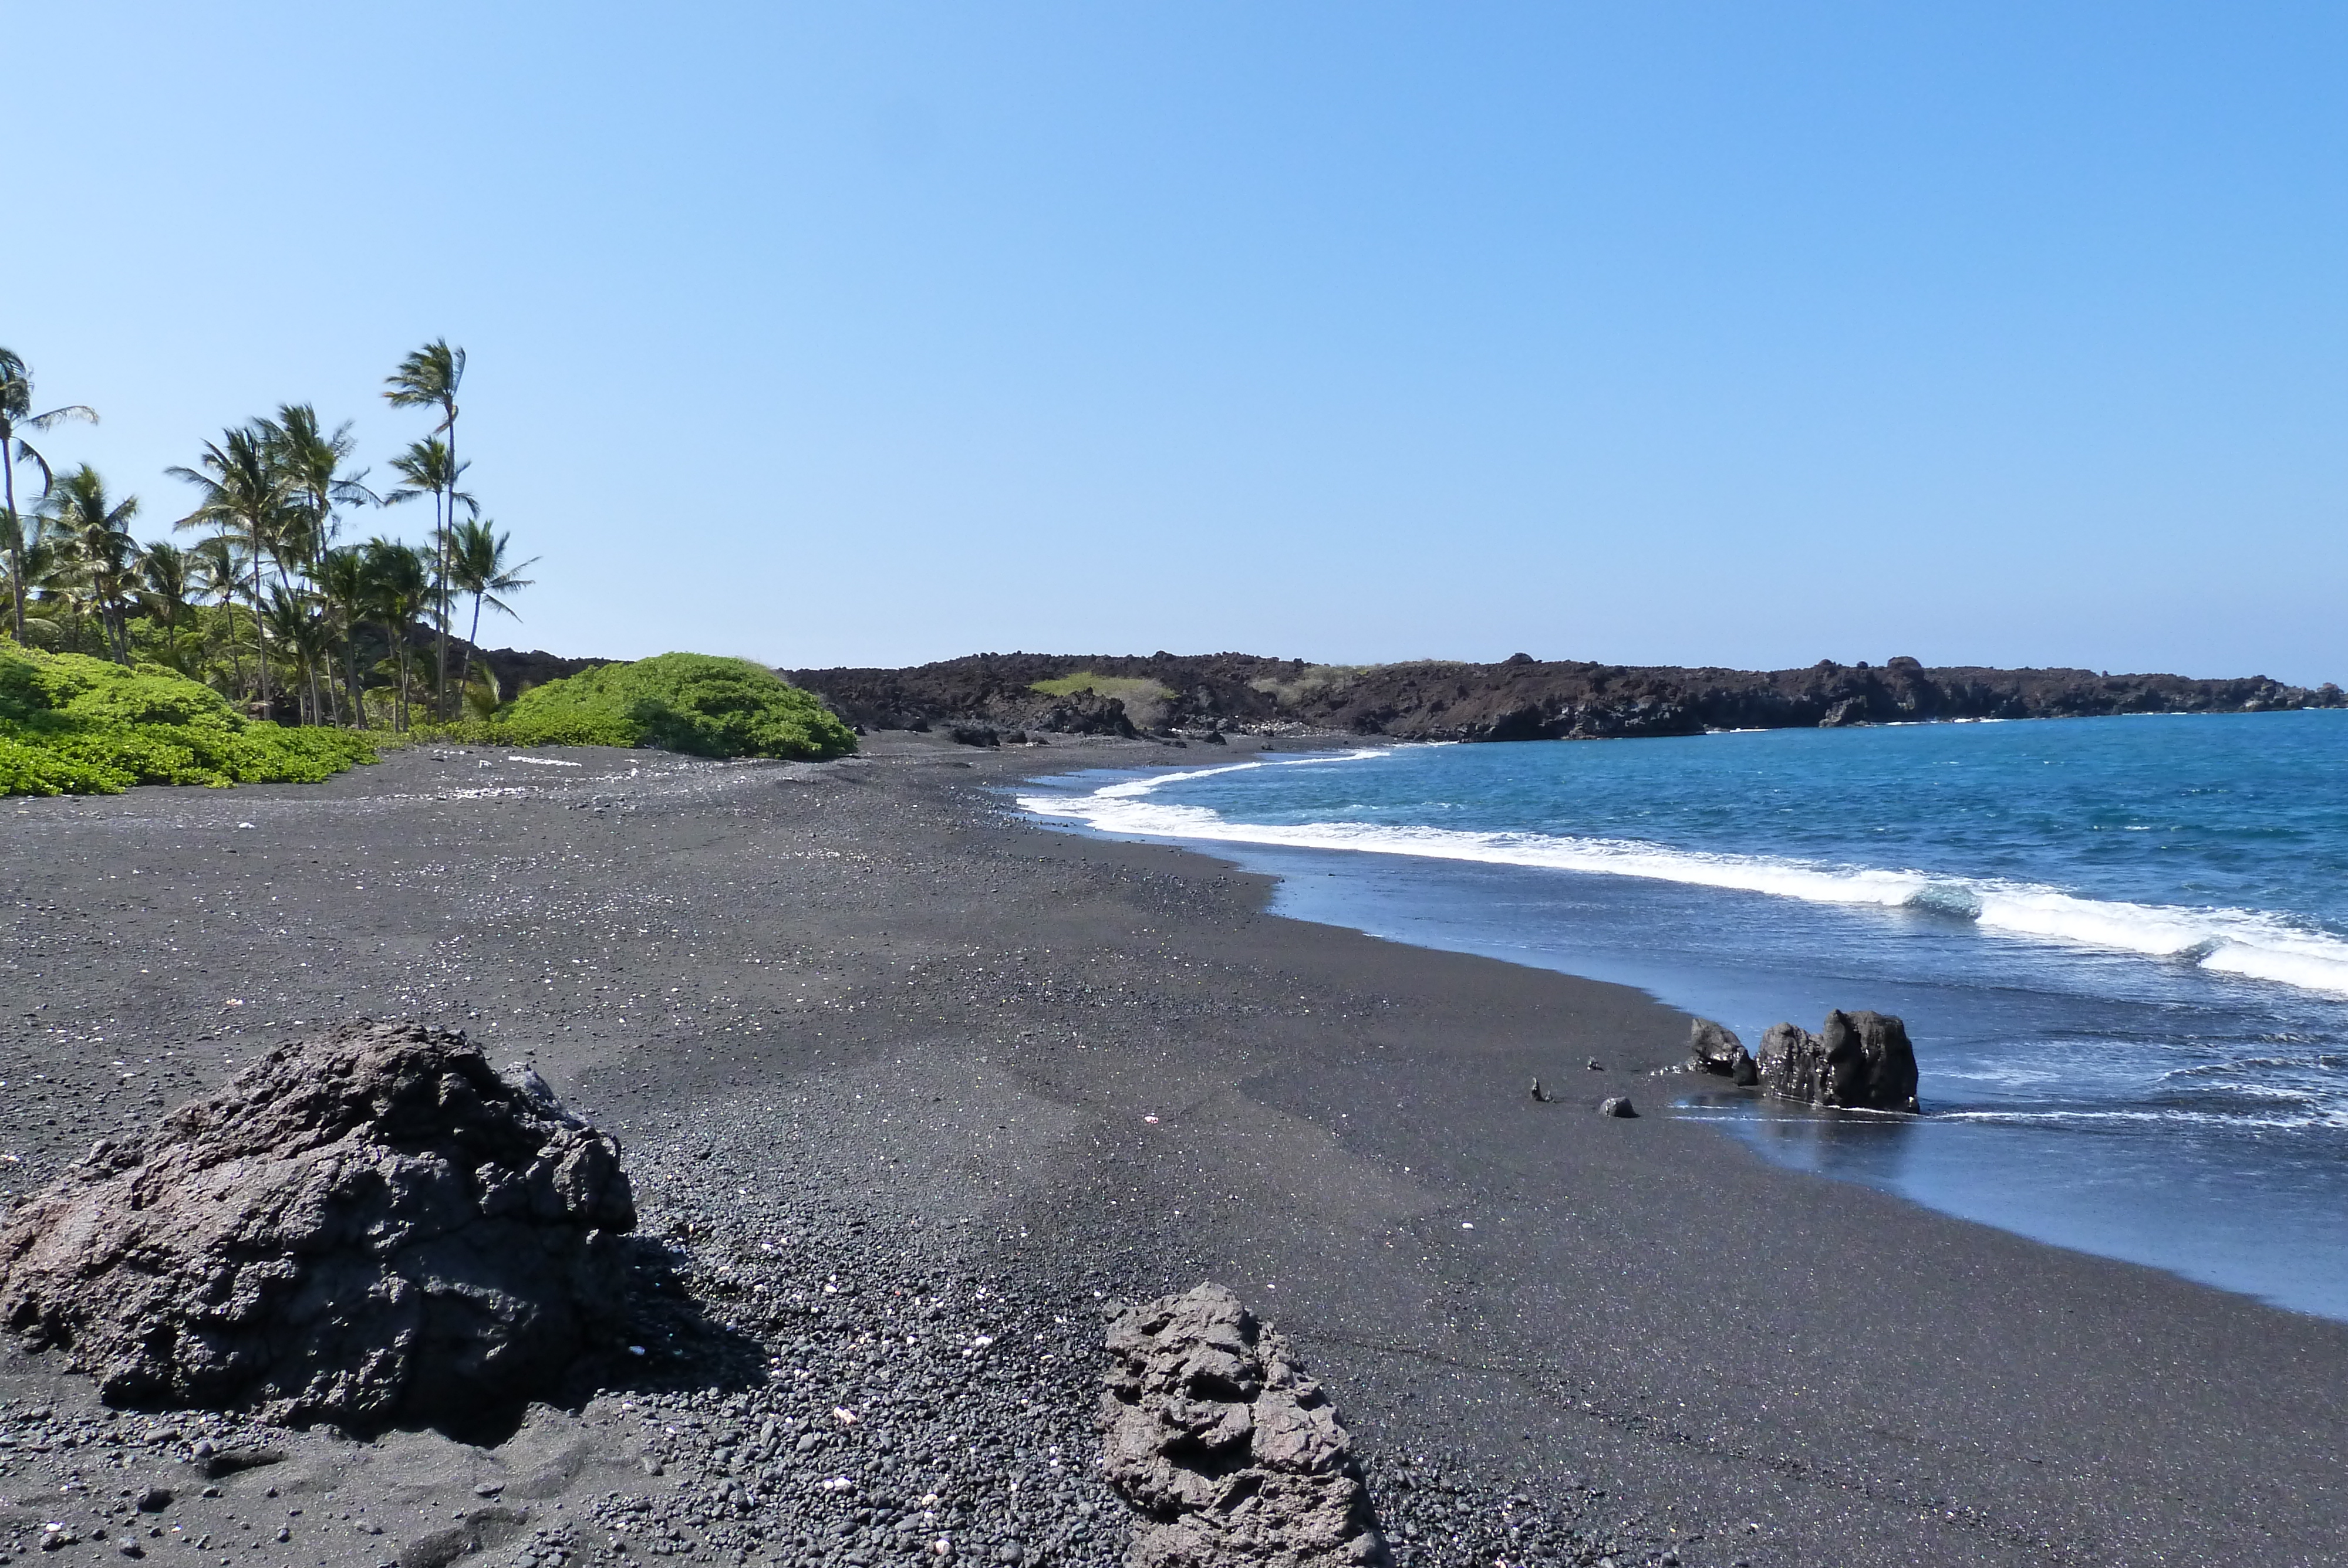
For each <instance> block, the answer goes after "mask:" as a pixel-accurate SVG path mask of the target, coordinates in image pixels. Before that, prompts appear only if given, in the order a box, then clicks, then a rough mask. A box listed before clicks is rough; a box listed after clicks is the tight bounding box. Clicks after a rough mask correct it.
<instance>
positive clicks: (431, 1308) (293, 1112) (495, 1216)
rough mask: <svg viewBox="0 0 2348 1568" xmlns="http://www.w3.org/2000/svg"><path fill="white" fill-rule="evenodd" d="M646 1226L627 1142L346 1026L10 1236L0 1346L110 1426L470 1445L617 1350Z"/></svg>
mask: <svg viewBox="0 0 2348 1568" xmlns="http://www.w3.org/2000/svg"><path fill="white" fill-rule="evenodd" d="M635 1218H636V1214H635V1202H634V1195H633V1191H632V1190H631V1188H630V1186H629V1183H628V1178H627V1176H626V1174H625V1173H623V1171H622V1170H621V1168H620V1150H619V1146H618V1144H617V1143H614V1142H613V1140H612V1139H611V1137H610V1136H608V1135H607V1134H605V1133H604V1132H600V1131H598V1130H597V1129H596V1128H594V1127H592V1126H591V1125H589V1124H588V1123H587V1122H583V1121H582V1120H581V1119H580V1118H578V1117H577V1116H574V1115H572V1113H571V1112H568V1111H566V1110H564V1109H563V1107H562V1105H561V1103H560V1102H558V1101H557V1100H556V1099H555V1098H554V1095H553V1093H552V1091H551V1090H549V1089H548V1088H547V1086H546V1083H545V1081H544V1080H542V1079H541V1078H540V1077H539V1076H538V1074H537V1073H536V1072H534V1071H530V1070H528V1069H526V1068H516V1069H512V1070H510V1071H509V1072H508V1073H507V1074H504V1075H501V1074H499V1072H498V1071H496V1070H495V1069H493V1068H491V1067H490V1066H489V1063H488V1061H485V1060H484V1059H483V1058H482V1055H481V1053H480V1051H479V1050H478V1049H477V1048H475V1047H474V1046H473V1045H471V1044H469V1043H468V1041H467V1040H466V1039H465V1037H464V1036H463V1035H462V1034H449V1033H444V1032H442V1031H440V1030H433V1029H427V1028H426V1027H424V1026H422V1025H420V1024H366V1023H361V1024H356V1025H350V1026H345V1027H344V1028H341V1029H338V1030H333V1031H331V1032H329V1033H328V1034H326V1035H325V1036H324V1038H322V1039H318V1040H311V1041H309V1042H306V1043H304V1044H300V1045H288V1046H283V1047H280V1048H279V1049H277V1050H273V1051H271V1052H270V1053H269V1054H268V1055H266V1056H264V1057H263V1058H262V1059H261V1060H260V1061H256V1062H254V1063H253V1064H252V1066H251V1067H249V1068H247V1069H246V1070H245V1071H243V1072H242V1073H240V1074H239V1075H238V1076H237V1078H236V1079H235V1080H234V1081H232V1082H231V1083H230V1084H229V1085H228V1086H227V1087H226V1088H224V1089H222V1090H221V1091H219V1092H217V1093H215V1094H213V1095H211V1097H210V1098H207V1099H203V1100H199V1101H195V1102H191V1103H190V1104H187V1105H183V1106H181V1107H180V1108H179V1109H178V1110H177V1111H174V1112H171V1113H170V1115H169V1116H167V1117H165V1118H164V1119H163V1121H162V1122H160V1124H159V1125H157V1126H156V1127H155V1128H154V1129H153V1130H152V1131H150V1132H146V1133H143V1134H141V1135H139V1136H136V1137H129V1138H124V1139H119V1140H114V1141H109V1142H105V1143H98V1145H97V1146H96V1147H94V1148H93V1149H92V1150H91V1151H90V1153H89V1154H88V1157H87V1158H86V1159H84V1160H83V1161H82V1162H81V1163H80V1164H78V1165H77V1166H75V1167H74V1168H73V1169H72V1170H71V1171H69V1172H67V1174H66V1175H65V1176H64V1177H63V1178H62V1179H60V1180H59V1181H58V1182H57V1184H55V1185H54V1186H52V1187H50V1188H49V1189H48V1190H47V1191H46V1192H45V1193H42V1194H40V1195H38V1196H37V1197H35V1198H34V1199H32V1200H31V1201H30V1202H28V1203H26V1204H23V1205H21V1206H20V1207H18V1208H17V1209H16V1210H15V1213H13V1214H10V1215H9V1216H8V1217H7V1220H6V1222H5V1225H0V1327H6V1328H7V1329H9V1330H11V1331H13V1332H14V1333H15V1334H16V1335H18V1336H20V1337H22V1338H23V1339H24V1340H25V1341H26V1344H27V1345H28V1346H30V1347H31V1348H35V1349H54V1350H56V1351H58V1352H60V1353H62V1354H63V1355H64V1356H66V1357H67V1365H68V1366H69V1367H72V1368H76V1369H78V1370H82V1371H86V1372H88V1373H89V1374H91V1375H92V1376H93V1377H95V1378H97V1379H98V1384H99V1388H100V1391H101V1392H102V1394H103V1396H104V1397H105V1399H107V1400H108V1402H109V1403H112V1404H117V1405H128V1406H132V1407H142V1408H148V1409H156V1408H179V1407H201V1408H211V1409H258V1410H260V1411H262V1412H263V1413H264V1414H266V1415H267V1416H269V1417H270V1418H271V1419H279V1420H289V1421H302V1422H306V1421H310V1420H332V1421H335V1422H337V1423H339V1424H342V1425H345V1426H351V1427H355V1428H359V1429H362V1430H364V1429H367V1428H371V1427H379V1426H383V1425H386V1424H417V1425H436V1426H443V1427H446V1428H448V1429H450V1430H458V1429H463V1428H468V1427H471V1426H476V1425H479V1424H480V1423H481V1422H483V1421H485V1420H488V1421H493V1420H495V1419H497V1418H498V1415H499V1413H500V1412H503V1411H506V1410H510V1409H519V1408H520V1404H521V1403H522V1402H523V1401H526V1400H528V1399H531V1398H533V1397H541V1396H544V1395H547V1394H549V1393H551V1392H552V1391H553V1390H554V1389H555V1388H556V1386H557V1385H558V1384H559V1383H560V1382H561V1378H562V1376H563V1374H564V1373H565V1372H566V1371H567V1370H568V1368H570V1366H571V1364H572V1361H573V1360H575V1359H576V1358H578V1357H579V1355H580V1354H582V1352H583V1351H585V1350H587V1349H588V1348H590V1346H591V1344H592V1343H594V1342H596V1341H597V1340H598V1339H599V1338H600V1337H602V1336H604V1335H605V1334H606V1333H607V1332H609V1331H613V1330H614V1329H616V1327H617V1324H616V1323H615V1322H614V1321H613V1319H612V1314H613V1313H614V1312H616V1311H617V1310H618V1307H619V1304H620V1302H621V1300H622V1298H623V1292H624V1290H625V1287H626V1283H627V1265H626V1262H625V1260H624V1259H623V1258H622V1257H621V1256H620V1255H618V1247H619V1245H620V1243H619V1241H618V1235H619V1233H621V1232H624V1231H626V1230H629V1229H631V1228H632V1227H633V1225H634V1224H635Z"/></svg>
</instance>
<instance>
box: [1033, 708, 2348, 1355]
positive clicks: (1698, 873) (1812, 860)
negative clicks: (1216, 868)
mask: <svg viewBox="0 0 2348 1568" xmlns="http://www.w3.org/2000/svg"><path fill="white" fill-rule="evenodd" d="M1192 755H1193V756H1197V755H1199V753H1198V752H1196V751H1194V752H1193V753H1192ZM1020 798H1021V803H1022V804H1023V805H1024V806H1025V808H1026V809H1027V810H1029V811H1030V812H1032V813H1035V814H1036V815H1040V816H1042V817H1045V819H1047V820H1052V821H1056V822H1059V823H1063V824H1066V825H1071V826H1076V827H1080V828H1083V829H1086V830H1089V831H1093V832H1097V833H1103V834H1107V835H1115V836H1118V837H1134V838H1146V839H1161V840H1175V841H1190V842H1194V843H1198V844H1200V845H1201V846H1202V847H1205V846H1210V845H1211V846H1212V847H1214V848H1215V849H1216V850H1217V851H1218V852H1219V853H1221V854H1224V855H1227V856H1230V857H1231V858H1233V859H1236V860H1238V861H1240V862H1241V863H1242V864H1244V865H1247V866H1251V867H1252V868H1256V869H1261V870H1264V871H1269V872H1272V873H1274V874H1276V875H1278V876H1281V877H1282V883H1281V892H1280V894H1279V897H1278V903H1277V905H1276V907H1278V908H1279V909H1280V910H1281V911H1282V913H1285V914H1290V915H1293V916H1297V917H1302V918H1307V919H1315V920H1323V921H1327V922H1331V923H1334V924H1340V925H1345V926H1350V927H1356V928H1359V929H1362V930H1365V931H1370V932H1373V933H1375V934H1376V935H1380V936H1385V937H1391V938H1396V939H1399V940H1404V941H1410V942H1416V943H1419V944H1422V945H1425V946H1429V947H1438V948H1453V949H1457V950H1461V951H1468V952H1477V953H1483V954H1487V955H1489V956H1493V957H1498V958H1508V959H1511V960H1514V961H1517V962H1521V963H1529V964H1536V965H1541V966H1544V967H1548V968H1557V969H1561V970H1565V971H1568V972H1570V973H1575V974H1582V975H1589V976H1591V977H1593V978H1596V979H1612V980H1620V981H1623V982H1626V983H1630V984H1634V985H1638V986H1641V987H1643V988H1644V989H1647V990H1649V991H1651V992H1653V994H1654V995H1656V996H1657V997H1659V998H1661V999H1663V1000H1664V1001H1667V1002H1670V1003H1672V1004H1673V1005H1675V1006H1679V1007H1684V1008H1686V1009H1690V1010H1693V1011H1696V1012H1700V1013H1703V1014H1705V1015H1706V1016H1709V1017H1713V1018H1716V1019H1719V1020H1722V1021H1723V1022H1725V1023H1727V1024H1729V1025H1730V1026H1731V1027H1732V1028H1734V1029H1735V1030H1738V1031H1739V1032H1740V1033H1741V1034H1743V1035H1744V1036H1745V1038H1746V1041H1747V1043H1748V1044H1755V1045H1757V1044H1758V1037H1759V1034H1760V1032H1761V1030H1764V1029H1766V1027H1767V1026H1768V1025H1769V1024H1770V1023H1773V1022H1775V1021H1776V1020H1779V1019H1789V1020H1794V1021H1797V1022H1799V1023H1802V1024H1804V1025H1805V1026H1806V1027H1808V1028H1811V1029H1816V1028H1817V1027H1818V1024H1819V1021H1820V1020H1821V1019H1822V1018H1823V1017H1824V1015H1825V1013H1826V1011H1827V1009H1829V1008H1833V1007H1843V1008H1874V1009H1879V1010H1882V1011H1887V1012H1897V1013H1900V1014H1901V1015H1902V1016H1904V1017H1905V1018H1906V1019H1907V1020H1908V1024H1909V1030H1910V1034H1911V1036H1912V1037H1913V1038H1914V1040H1916V1044H1917V1053H1918V1060H1919V1064H1920V1067H1921V1072H1922V1085H1921V1095H1922V1098H1923V1102H1924V1105H1925V1109H1926V1114H1925V1115H1924V1116H1922V1117H1921V1118H1917V1119H1907V1118H1875V1117H1852V1116H1832V1115H1821V1114H1818V1113H1813V1112H1805V1111H1796V1110H1791V1109H1787V1108H1779V1107H1773V1106H1771V1105H1768V1104H1766V1102H1756V1101H1755V1100H1752V1099H1750V1098H1747V1097H1744V1096H1737V1095H1730V1094H1717V1093H1708V1092H1704V1091H1701V1090H1700V1089H1698V1088H1697V1087H1696V1086H1695V1085H1694V1084H1693V1083H1691V1082H1689V1081H1677V1082H1676V1083H1675V1084H1673V1083H1672V1081H1667V1084H1672V1086H1671V1087H1668V1088H1667V1087H1666V1086H1665V1085H1658V1086H1657V1087H1656V1089H1655V1090H1651V1091H1648V1092H1650V1093H1654V1092H1663V1093H1667V1094H1673V1095H1676V1096H1677V1098H1678V1103H1677V1105H1676V1108H1675V1109H1674V1111H1673V1113H1675V1114H1679V1115H1684V1116H1692V1117H1703V1118H1707V1119H1712V1120H1716V1121H1718V1122H1721V1123H1722V1124H1723V1125H1724V1126H1725V1127H1726V1128H1727V1129H1728V1130H1729V1131H1731V1132H1735V1134H1736V1135H1738V1136H1741V1137H1743V1138H1746V1139H1747V1140H1749V1141H1750V1142H1751V1143H1753V1144H1754V1145H1755V1146H1756V1148H1758V1149H1759V1150H1761V1151H1762V1152H1763V1153H1766V1154H1767V1155H1768V1156H1769V1157H1771V1158H1773V1159H1776V1160H1780V1161H1783V1162H1785V1163H1789V1164H1794V1165H1798V1166H1801V1167H1803V1168H1806V1169H1810V1170H1816V1171H1819V1172H1822V1173H1828V1174H1831V1175H1835V1176H1838V1177H1842V1178H1844V1179H1848V1180H1851V1181H1858V1182H1863V1183H1867V1184H1871V1185H1875V1186H1879V1187H1882V1188H1885V1189H1887V1190H1890V1191H1892V1192H1896V1193H1899V1194H1902V1195H1905V1196H1907V1197H1909V1198H1911V1199H1913V1200H1915V1201H1917V1202H1920V1203H1923V1204H1930V1205H1931V1206H1933V1207H1936V1208H1941V1209H1944V1210H1947V1211H1949V1212H1952V1213H1955V1214H1963V1215H1966V1216H1968V1217H1971V1218H1974V1219H1978V1220H1982V1221H1983V1222H1985V1223H1988V1224H1991V1225H2000V1226H2003V1227H2005V1228H2007V1229H2010V1230H2013V1231H2016V1232H2019V1233H2021V1234H2023V1235H2030V1236H2034V1237H2035V1238H2037V1239H2040V1240H2044V1241H2048V1242H2052V1243H2055V1244H2056V1245H2065V1246H2072V1247H2077V1248H2080V1249H2082V1250H2085V1251H2089V1252H2095V1253H2099V1254H2103V1255H2108V1256H2114V1257H2119V1258H2124V1259H2127V1260H2130V1261H2133V1262H2137V1263H2142V1264H2147V1265H2150V1266H2155V1267H2159V1268H2165V1269H2169V1270H2172V1271H2174V1272H2176V1273H2179V1274H2182V1275H2185V1276H2189V1277H2192V1278H2195V1279H2199V1280H2202V1281H2204V1282H2206V1283H2209V1284H2212V1285H2216V1286H2221V1287H2223V1288H2227V1289H2232V1290H2239V1291H2243V1292H2247V1293H2249V1294H2251V1295H2255V1296H2260V1297H2263V1298H2265V1299H2267V1300H2269V1301H2271V1302H2272V1303H2274V1304H2276V1305H2278V1306H2282V1307H2290V1308H2292V1309H2295V1310H2299V1311H2304V1312H2312V1313H2317V1314H2321V1315H2323V1316H2327V1317H2339V1318H2343V1319H2348V712H2306V713H2266V714H2229V715H2164V716H2149V717H2139V718H2125V719H2090V720H2051V721H2033V722H2025V723H1980V724H1932V725H1904V726H1889V727H1883V728H1873V729H1859V730H1835V731H1773V732H1767V733H1732V734H1715V735H1705V736H1700V737H1691V738H1688V739H1684V740H1642V741H1616V742H1548V743H1524V744H1510V745H1482V746H1394V745H1365V746H1363V747H1361V748H1358V749H1357V750H1354V751H1353V752H1350V753H1307V754H1289V755H1273V756H1267V757H1263V758H1262V759H1249V760H1245V761H1240V760H1234V761H1233V762H1231V763H1230V764H1218V763H1216V762H1213V761H1211V760H1210V759H1208V758H1205V757H1201V758H1200V762H1199V764H1196V765H1193V766H1190V767H1182V768H1170V769H1152V770H1149V771H1148V772H1146V773H1117V774H1107V773H1094V774H1076V775H1070V776H1064V777H1059V778H1053V779H1043V780H1037V781H1035V783H1034V784H1031V785H1029V786H1027V787H1025V788H1024V789H1023V790H1022V791H1021V792H1020Z"/></svg>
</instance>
